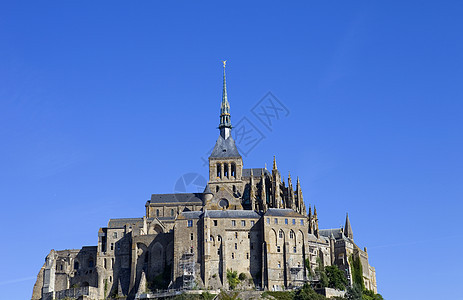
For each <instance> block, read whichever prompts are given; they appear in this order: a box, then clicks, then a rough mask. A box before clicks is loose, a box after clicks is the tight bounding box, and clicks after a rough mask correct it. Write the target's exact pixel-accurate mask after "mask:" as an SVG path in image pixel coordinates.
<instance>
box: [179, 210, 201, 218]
mask: <svg viewBox="0 0 463 300" xmlns="http://www.w3.org/2000/svg"><path fill="white" fill-rule="evenodd" d="M202 214H203V212H202V211H183V212H181V215H182V216H183V217H185V219H199V217H201V215H202Z"/></svg>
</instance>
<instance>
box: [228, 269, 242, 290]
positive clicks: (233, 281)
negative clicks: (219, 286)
mask: <svg viewBox="0 0 463 300" xmlns="http://www.w3.org/2000/svg"><path fill="white" fill-rule="evenodd" d="M227 280H228V286H229V287H230V289H232V290H234V289H235V288H236V286H237V285H238V284H239V283H240V280H239V279H238V272H236V271H232V270H227Z"/></svg>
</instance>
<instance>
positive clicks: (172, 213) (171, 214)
mask: <svg viewBox="0 0 463 300" xmlns="http://www.w3.org/2000/svg"><path fill="white" fill-rule="evenodd" d="M170 216H171V217H173V216H174V210H173V209H171V210H170Z"/></svg>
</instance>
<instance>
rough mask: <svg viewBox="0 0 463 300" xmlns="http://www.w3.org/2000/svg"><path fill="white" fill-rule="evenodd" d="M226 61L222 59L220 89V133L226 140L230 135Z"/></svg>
mask: <svg viewBox="0 0 463 300" xmlns="http://www.w3.org/2000/svg"><path fill="white" fill-rule="evenodd" d="M226 63H227V61H226V60H224V61H223V90H222V104H221V105H220V124H219V129H220V135H221V136H222V137H223V138H224V139H225V140H226V139H227V138H228V137H229V136H230V130H231V128H232V126H231V122H230V104H229V103H228V97H227V81H226V76H225V65H226Z"/></svg>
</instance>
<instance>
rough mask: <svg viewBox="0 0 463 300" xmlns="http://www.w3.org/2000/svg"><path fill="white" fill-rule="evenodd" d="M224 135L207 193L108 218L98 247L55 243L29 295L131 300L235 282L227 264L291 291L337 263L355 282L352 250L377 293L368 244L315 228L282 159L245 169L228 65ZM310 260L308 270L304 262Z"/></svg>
mask: <svg viewBox="0 0 463 300" xmlns="http://www.w3.org/2000/svg"><path fill="white" fill-rule="evenodd" d="M223 89H224V90H223V98H222V105H221V115H220V125H219V129H220V135H219V137H218V140H217V142H216V145H215V147H214V149H213V151H212V153H211V156H210V157H209V181H208V183H207V185H206V187H205V189H204V192H203V193H191V194H187V193H185V194H155V195H152V197H151V199H150V200H148V201H147V202H146V205H145V208H146V214H145V216H143V217H141V218H127V219H111V220H109V222H108V226H107V227H105V228H100V229H99V231H98V245H97V246H94V247H83V248H82V249H78V250H62V251H55V250H52V251H51V252H50V253H49V254H48V255H47V257H46V259H45V264H44V266H43V267H42V268H41V270H40V272H39V274H38V276H37V281H36V284H35V285H34V289H33V295H32V299H34V300H39V299H64V298H65V297H76V298H77V297H84V298H86V299H108V298H111V297H122V298H127V299H135V298H136V295H137V294H141V293H143V292H145V291H146V289H147V287H150V288H152V289H154V288H167V287H169V288H183V289H192V288H196V287H200V288H211V289H218V288H225V289H228V288H229V282H228V280H227V271H236V272H237V273H238V274H241V273H242V274H244V275H245V276H246V278H247V280H246V282H244V283H243V284H244V285H245V286H248V287H252V288H255V287H258V288H262V289H268V290H285V289H292V288H296V287H298V286H301V285H303V284H304V282H307V281H308V280H316V278H314V277H313V276H312V275H311V274H313V270H315V268H316V267H317V266H318V265H319V264H323V265H324V266H328V265H337V266H339V267H340V269H341V270H344V271H345V272H346V276H347V277H348V279H349V280H350V278H351V277H352V276H351V266H350V260H349V258H350V257H354V258H356V259H360V262H361V264H362V267H363V277H364V281H365V286H366V287H367V288H369V289H371V290H373V291H375V292H376V273H375V269H374V268H373V267H372V266H370V265H369V263H368V254H367V251H366V249H364V250H361V249H360V248H359V247H358V246H357V245H356V244H355V243H354V239H353V233H352V228H351V225H350V221H349V218H348V217H346V225H345V226H344V228H340V229H339V228H338V229H321V230H320V229H319V228H318V216H317V211H316V209H315V208H314V212H313V214H312V209H311V208H310V207H309V212H308V214H307V211H306V206H305V203H304V200H303V195H302V188H301V183H300V181H299V178H298V179H297V181H296V186H295V187H294V186H293V184H292V179H291V176H290V175H289V176H288V179H287V182H288V184H287V185H286V184H285V181H284V179H283V177H282V175H281V174H280V172H279V170H278V168H277V164H276V160H275V158H274V160H273V167H272V170H271V171H269V170H267V168H251V169H246V168H244V165H243V160H242V157H241V155H240V154H239V152H238V150H237V148H236V145H235V142H234V140H233V138H232V136H231V135H230V130H231V121H230V113H229V104H228V99H227V94H226V84H225V73H224V87H223ZM307 265H308V267H309V268H310V269H309V268H307Z"/></svg>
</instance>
